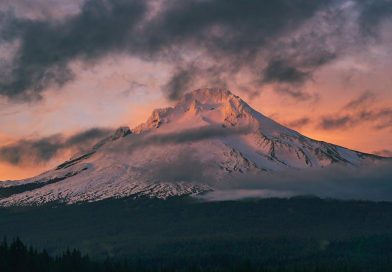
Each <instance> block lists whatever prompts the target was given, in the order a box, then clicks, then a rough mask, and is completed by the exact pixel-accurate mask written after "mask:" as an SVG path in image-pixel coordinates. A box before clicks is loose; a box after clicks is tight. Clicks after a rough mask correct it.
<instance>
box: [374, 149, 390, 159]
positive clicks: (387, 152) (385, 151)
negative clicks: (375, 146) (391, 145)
mask: <svg viewBox="0 0 392 272" xmlns="http://www.w3.org/2000/svg"><path fill="white" fill-rule="evenodd" d="M373 153H374V154H376V155H380V156H383V157H392V150H389V149H382V150H377V151H374V152H373Z"/></svg>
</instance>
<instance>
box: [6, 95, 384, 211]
mask: <svg viewBox="0 0 392 272" xmlns="http://www.w3.org/2000/svg"><path fill="white" fill-rule="evenodd" d="M381 159H382V157H379V156H375V155H371V154H365V153H361V152H358V151H353V150H350V149H347V148H344V147H340V146H337V145H334V144H330V143H326V142H322V141H316V140H313V139H310V138H308V137H306V136H304V135H302V134H300V133H298V132H296V131H294V130H292V129H289V128H287V127H284V126H282V125H281V124H279V123H277V122H275V121H273V120H272V119H270V118H268V117H266V116H264V115H263V114H261V113H259V112H257V111H255V110H254V109H252V108H251V107H250V106H249V105H248V104H247V103H245V102H244V101H243V100H242V99H241V98H239V97H238V96H236V95H234V94H232V93H231V92H230V91H228V90H225V89H199V90H196V91H193V92H191V93H188V94H186V95H184V96H183V97H182V98H181V99H180V100H179V101H178V103H177V104H176V105H175V106H174V107H169V108H165V109H157V110H154V111H153V113H152V115H151V116H150V117H149V118H148V120H147V121H146V122H145V123H143V124H140V125H139V126H137V127H135V128H133V129H132V130H131V129H129V128H127V127H121V128H119V129H118V130H117V131H115V132H114V134H112V135H111V136H109V137H107V138H105V139H103V140H102V141H100V142H99V143H97V144H96V145H95V146H93V147H92V148H91V149H90V150H89V151H88V152H86V153H83V154H78V155H76V156H74V157H72V158H71V159H69V160H68V161H66V162H64V163H62V164H60V165H58V166H57V167H56V168H54V169H52V170H50V171H47V172H45V173H43V174H41V175H38V176H36V177H34V178H29V179H25V180H20V181H12V182H3V183H0V186H1V187H0V205H3V206H10V205H30V204H42V203H46V202H51V201H61V202H66V203H76V202H81V201H97V200H102V199H107V198H121V197H127V196H133V197H140V196H147V197H157V198H163V199H165V198H168V197H171V196H181V195H193V194H199V193H202V192H206V191H210V190H214V187H215V185H217V184H224V183H230V182H232V181H235V180H240V179H242V178H244V177H247V176H249V175H251V176H252V177H253V178H256V179H258V180H259V181H260V182H263V180H265V179H268V177H271V176H279V174H280V173H282V172H284V171H286V170H298V171H300V170H301V171H307V170H308V169H318V168H323V167H328V166H330V165H332V164H338V165H342V166H344V167H352V168H355V167H362V166H365V165H368V164H371V163H373V162H375V161H378V160H381Z"/></svg>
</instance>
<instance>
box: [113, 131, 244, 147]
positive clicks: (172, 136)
mask: <svg viewBox="0 0 392 272" xmlns="http://www.w3.org/2000/svg"><path fill="white" fill-rule="evenodd" d="M249 131H250V128H249V127H238V128H236V127H234V128H229V127H227V128H225V127H219V126H216V127H214V126H212V127H211V126H205V127H199V128H193V129H186V130H182V131H179V132H170V133H161V134H153V135H150V134H148V133H143V134H140V135H139V134H133V135H132V137H129V138H128V141H130V142H126V143H124V144H126V146H125V147H124V146H121V147H120V151H121V150H122V151H124V150H126V151H127V152H132V151H133V150H135V149H138V148H142V147H145V146H149V145H165V144H171V143H175V144H182V143H187V142H197V141H203V140H208V139H213V138H217V137H229V136H233V135H240V134H246V133H248V132H249ZM113 151H119V147H118V146H116V147H114V150H113Z"/></svg>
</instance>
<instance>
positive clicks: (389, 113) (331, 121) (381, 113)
mask: <svg viewBox="0 0 392 272" xmlns="http://www.w3.org/2000/svg"><path fill="white" fill-rule="evenodd" d="M362 123H372V125H373V127H374V128H375V129H386V128H391V127H392V109H390V108H382V109H373V110H363V111H358V112H355V113H351V114H343V115H339V114H336V115H334V116H324V117H322V118H321V120H320V122H319V127H320V128H322V129H325V130H334V129H341V128H347V127H354V126H357V125H360V124H362Z"/></svg>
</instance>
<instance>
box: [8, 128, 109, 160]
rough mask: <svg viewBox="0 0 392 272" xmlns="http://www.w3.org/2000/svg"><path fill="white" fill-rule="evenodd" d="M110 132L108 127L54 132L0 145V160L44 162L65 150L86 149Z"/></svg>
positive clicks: (78, 150) (79, 150)
mask: <svg viewBox="0 0 392 272" xmlns="http://www.w3.org/2000/svg"><path fill="white" fill-rule="evenodd" d="M111 132H112V130H109V129H102V128H92V129H89V130H85V131H82V132H79V133H76V134H73V135H71V136H69V137H65V136H64V135H61V134H56V135H52V136H48V137H44V138H40V139H35V140H21V141H18V142H16V143H13V144H10V145H6V146H2V147H0V161H3V162H7V163H10V164H13V165H20V166H24V165H37V164H45V163H48V162H49V161H50V160H51V159H53V158H54V157H56V156H57V155H59V153H60V152H64V151H66V150H71V151H73V152H83V151H86V150H87V149H89V148H91V146H92V145H93V144H94V143H95V142H97V141H98V140H99V139H102V138H103V137H105V136H107V135H109V134H110V133H111Z"/></svg>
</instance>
